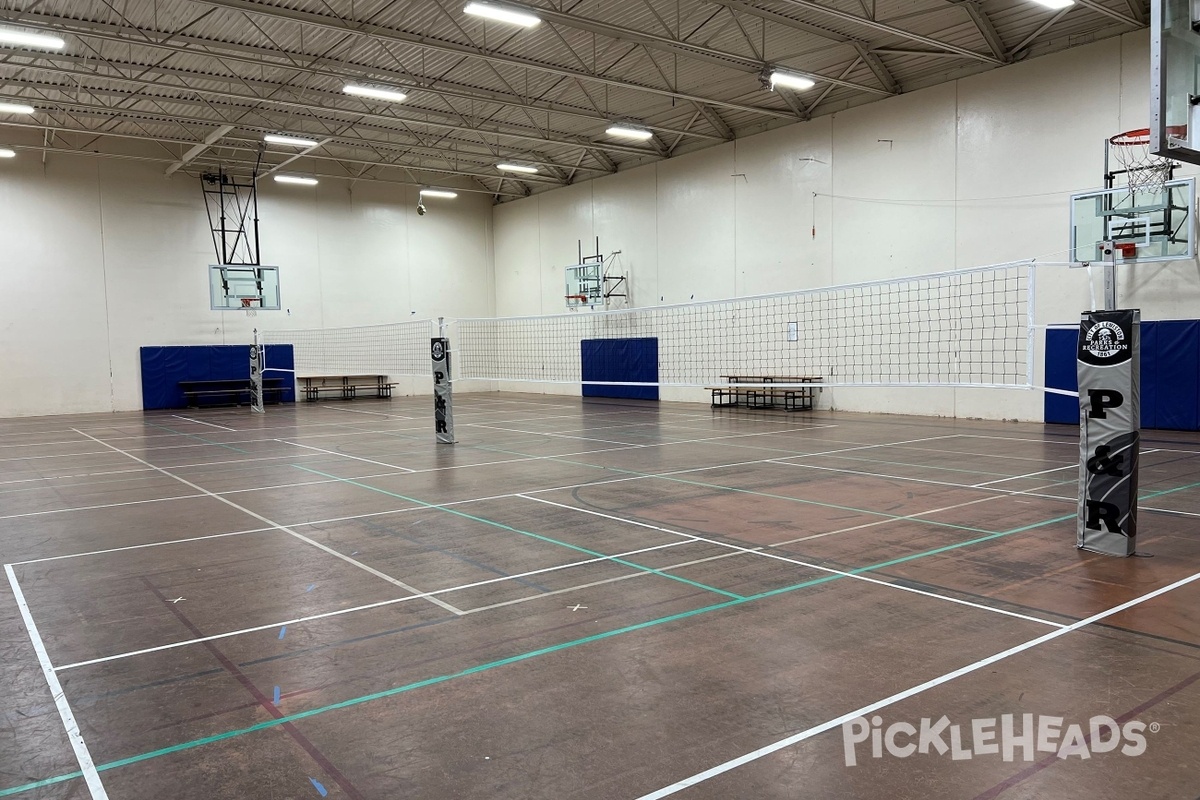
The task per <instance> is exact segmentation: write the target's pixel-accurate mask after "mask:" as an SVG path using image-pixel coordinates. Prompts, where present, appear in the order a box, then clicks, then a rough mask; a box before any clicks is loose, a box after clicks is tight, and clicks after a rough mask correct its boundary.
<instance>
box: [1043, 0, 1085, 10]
mask: <svg viewBox="0 0 1200 800" xmlns="http://www.w3.org/2000/svg"><path fill="white" fill-rule="evenodd" d="M1033 1H1034V2H1035V3H1037V4H1038V5H1039V6H1045V7H1046V8H1053V9H1055V10H1058V9H1060V8H1066V7H1067V6H1073V5H1075V0H1033Z"/></svg>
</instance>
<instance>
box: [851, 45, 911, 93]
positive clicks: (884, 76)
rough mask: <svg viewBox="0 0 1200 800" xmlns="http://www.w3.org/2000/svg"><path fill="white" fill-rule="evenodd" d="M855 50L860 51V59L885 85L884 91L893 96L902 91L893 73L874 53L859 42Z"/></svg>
mask: <svg viewBox="0 0 1200 800" xmlns="http://www.w3.org/2000/svg"><path fill="white" fill-rule="evenodd" d="M854 49H855V50H857V51H858V55H859V57H860V58H861V59H862V60H863V63H864V64H866V65H867V68H868V69H870V70H871V72H873V73H875V77H876V78H878V79H879V82H880V83H881V84H883V88H884V89H887V90H888V92H889V93H891V94H895V93H896V92H899V91H900V84H898V83H896V79H895V78H894V77H892V73H891V72H890V71H889V70H888V68H887V66H886V65H885V64H884V63H883V61H882V60H881V59H880V58H879V56H877V55H875V54H874V53H872V52H871V51H870V50H868V49H867V47H866V46H865V45H863V44H861V43H859V42H855V43H854Z"/></svg>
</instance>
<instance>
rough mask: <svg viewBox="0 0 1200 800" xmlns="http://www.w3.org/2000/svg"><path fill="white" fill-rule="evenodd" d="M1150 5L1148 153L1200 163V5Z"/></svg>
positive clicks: (1164, 0) (1182, 0) (1169, 0)
mask: <svg viewBox="0 0 1200 800" xmlns="http://www.w3.org/2000/svg"><path fill="white" fill-rule="evenodd" d="M1194 3H1195V5H1193V4H1194ZM1150 6H1151V9H1150V11H1151V14H1150V17H1151V19H1150V152H1151V153H1154V154H1155V155H1159V156H1163V157H1164V158H1172V159H1175V160H1176V161H1187V162H1189V163H1192V164H1200V116H1198V115H1197V113H1198V109H1200V105H1197V103H1198V102H1200V32H1197V26H1200V2H1196V0H1151V2H1150Z"/></svg>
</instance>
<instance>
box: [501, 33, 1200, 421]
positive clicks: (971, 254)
mask: <svg viewBox="0 0 1200 800" xmlns="http://www.w3.org/2000/svg"><path fill="white" fill-rule="evenodd" d="M1148 89H1149V35H1148V32H1146V31H1139V32H1136V33H1131V34H1128V35H1126V36H1124V37H1121V38H1116V39H1109V40H1105V41H1103V42H1099V43H1096V44H1092V45H1088V46H1085V47H1079V48H1075V49H1072V50H1068V51H1065V52H1062V53H1058V54H1055V55H1051V56H1046V57H1043V58H1037V59H1033V60H1031V61H1028V62H1025V63H1021V64H1016V65H1013V66H1010V67H1006V68H1003V69H999V70H994V71H991V72H987V73H983V74H980V75H976V76H973V77H968V78H964V79H961V80H958V81H955V82H952V83H947V84H942V85H939V86H935V87H932V88H929V89H924V90H921V91H917V92H913V93H911V94H907V95H901V96H899V97H895V98H889V99H887V100H884V101H881V102H877V103H872V104H869V105H864V106H860V107H858V108H854V109H851V110H848V111H845V112H842V113H839V114H835V115H832V116H828V117H820V118H817V119H814V120H812V121H810V122H807V123H801V124H797V125H793V126H789V127H786V128H780V129H777V130H774V131H771V132H768V133H764V134H761V135H758V136H753V137H748V138H745V139H741V140H738V141H735V142H731V143H728V144H724V145H720V146H718V147H714V148H711V149H707V150H703V151H700V152H697V153H693V154H689V155H685V156H681V157H679V158H675V159H670V160H667V161H661V162H657V163H654V164H649V165H647V166H644V167H638V168H634V169H631V170H629V171H627V172H621V173H618V174H616V175H613V176H607V177H603V178H599V179H597V180H594V181H591V182H589V183H586V184H582V185H579V186H573V187H570V188H568V189H561V190H555V191H553V192H548V193H545V194H540V195H536V196H534V197H531V198H527V199H523V200H518V201H516V202H512V203H507V204H504V205H501V206H499V207H497V208H496V209H495V214H494V219H495V226H496V310H497V314H499V315H502V316H504V315H522V314H550V313H561V312H562V310H563V300H562V295H563V267H564V266H566V265H568V264H571V263H574V262H575V258H576V247H577V245H576V242H577V240H579V239H582V240H583V241H584V250H585V252H590V251H591V249H592V248H591V246H590V243H592V242H593V241H594V238H593V237H594V236H596V235H599V236H600V238H601V249H602V250H603V251H604V252H605V253H607V252H610V251H613V250H620V251H622V255H621V256H620V261H619V262H618V263H619V264H620V266H621V268H622V269H623V270H625V271H628V272H629V274H630V275H631V276H632V283H633V304H634V305H637V306H652V305H656V304H660V303H677V302H686V301H687V300H689V299H692V298H694V299H696V300H709V299H714V298H723V297H733V296H740V295H748V294H759V293H767V292H780V291H787V290H792V289H802V288H809V287H815V286H823V285H830V284H840V283H852V282H857V281H863V280H874V279H879V278H892V277H899V276H904V275H916V274H922V273H927V272H937V271H942V270H947V269H955V268H961V267H968V266H975V265H984V264H992V263H998V262H1003V261H1009V260H1015V259H1023V258H1030V257H1037V258H1038V259H1040V260H1041V261H1044V262H1045V261H1051V262H1052V261H1060V262H1061V261H1064V260H1066V258H1067V257H1068V254H1067V252H1066V251H1067V247H1068V225H1069V207H1068V206H1069V204H1068V196H1069V195H1070V194H1071V193H1073V192H1078V191H1083V190H1087V189H1092V188H1097V187H1099V186H1100V185H1101V184H1102V183H1103V141H1104V139H1105V138H1106V137H1109V136H1112V135H1113V134H1115V133H1118V132H1121V131H1124V130H1128V129H1131V128H1137V127H1143V126H1145V125H1146V124H1147V119H1148V114H1149V100H1148ZM1190 174H1194V171H1192V170H1190V169H1188V170H1184V171H1182V172H1181V173H1180V177H1185V176H1187V175H1190ZM1037 281H1038V289H1039V302H1038V307H1037V322H1038V323H1039V324H1046V323H1071V322H1074V321H1077V320H1078V313H1079V311H1081V310H1084V309H1086V308H1087V307H1088V304H1089V292H1088V287H1087V283H1086V276H1085V273H1084V272H1083V271H1081V270H1068V269H1066V268H1065V267H1045V268H1042V269H1039V270H1038V278H1037ZM1120 283H1121V303H1122V305H1125V306H1130V307H1140V308H1141V309H1142V311H1143V318H1145V319H1170V318H1188V317H1196V316H1198V315H1200V269H1198V267H1197V264H1196V263H1194V262H1189V263H1176V264H1174V265H1172V266H1163V265H1144V266H1134V267H1129V268H1123V269H1122V276H1121V281H1120ZM1040 338H1041V337H1040V336H1039V339H1040ZM1041 349H1042V348H1041V343H1040V341H1039V345H1038V349H1037V364H1036V371H1035V374H1036V375H1038V376H1040V375H1041V374H1042V366H1041V356H1042V354H1041ZM526 388H529V387H526ZM547 390H548V391H563V392H566V393H575V392H577V391H578V390H577V388H576V387H557V388H555V387H551V388H550V389H547ZM663 397H664V398H667V399H677V398H688V399H702V396H701V395H700V394H699V393H697V392H690V391H682V390H677V391H664V393H663ZM823 402H825V403H831V404H832V405H834V406H836V407H838V408H844V409H850V410H871V411H890V412H897V413H924V414H939V415H953V416H976V417H989V418H1014V417H1015V418H1020V419H1035V420H1036V419H1040V418H1041V415H1042V395H1041V393H1040V392H1032V391H1007V392H1005V391H993V390H981V389H959V390H952V389H909V390H899V389H888V390H865V389H846V388H843V389H832V390H826V392H825V393H824V396H823Z"/></svg>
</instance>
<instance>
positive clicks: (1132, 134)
mask: <svg viewBox="0 0 1200 800" xmlns="http://www.w3.org/2000/svg"><path fill="white" fill-rule="evenodd" d="M1167 136H1168V137H1169V138H1171V139H1182V140H1186V139H1187V125H1172V126H1169V127H1168V128H1167ZM1108 143H1109V145H1110V147H1109V152H1110V154H1111V155H1112V158H1113V160H1114V161H1115V162H1116V166H1117V167H1118V169H1117V170H1113V172H1114V173H1116V172H1121V173H1123V174H1124V175H1125V179H1126V183H1127V185H1128V187H1129V190H1130V191H1131V192H1154V193H1157V192H1161V191H1162V190H1163V185H1164V184H1165V183H1166V182H1167V181H1168V180H1170V179H1171V170H1172V168H1173V167H1174V165H1175V162H1174V161H1172V160H1170V159H1168V158H1162V157H1161V156H1156V155H1154V154H1153V153H1151V152H1150V129H1149V128H1135V129H1134V130H1131V131H1125V132H1124V133H1118V134H1117V135H1116V136H1114V137H1112V138H1111V139H1109V140H1108ZM1122 254H1124V251H1122Z"/></svg>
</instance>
